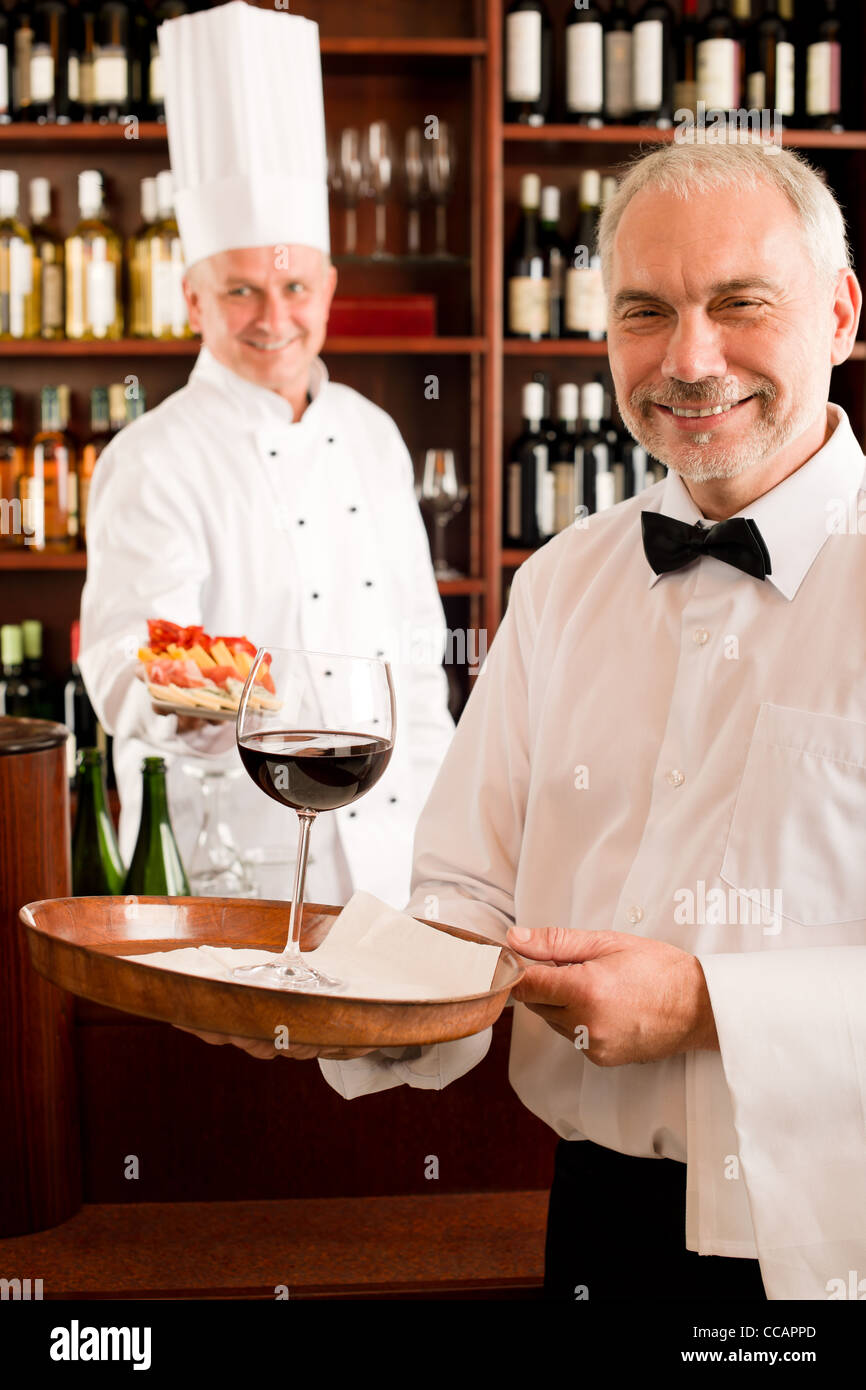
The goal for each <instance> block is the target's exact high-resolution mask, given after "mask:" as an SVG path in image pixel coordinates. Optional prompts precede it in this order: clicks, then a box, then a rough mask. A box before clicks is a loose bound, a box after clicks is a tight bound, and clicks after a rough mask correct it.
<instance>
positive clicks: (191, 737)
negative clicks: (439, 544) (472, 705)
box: [80, 347, 454, 903]
mask: <svg viewBox="0 0 866 1390" xmlns="http://www.w3.org/2000/svg"><path fill="white" fill-rule="evenodd" d="M310 394H311V396H312V401H311V403H310V404H309V405H308V406H307V408H306V410H305V411H304V413H303V415H302V416H301V418H300V420H298V421H294V416H293V411H292V407H291V405H290V404H289V402H288V401H286V400H284V399H283V398H282V397H280V396H278V395H277V394H276V393H275V392H273V391H270V390H268V389H267V388H265V387H261V386H257V385H255V384H254V383H252V382H249V381H247V380H245V379H244V378H242V377H240V376H238V375H237V374H236V373H234V372H232V371H230V370H229V369H228V368H227V367H224V366H223V365H222V364H221V363H219V362H218V361H217V360H216V358H215V357H214V356H213V354H212V353H211V352H209V350H208V349H207V348H206V347H202V348H201V351H200V353H199V356H198V358H197V360H196V363H195V366H194V367H193V370H192V373H191V375H190V378H189V381H188V383H187V385H186V386H184V387H183V388H182V389H181V390H179V391H177V392H175V393H174V394H173V395H171V396H169V397H168V398H167V399H166V400H164V401H162V402H161V403H160V404H159V405H158V406H156V407H155V409H153V410H150V411H148V412H146V414H144V415H142V416H141V417H140V418H139V419H138V420H136V421H135V422H134V423H133V424H131V425H128V426H127V427H126V428H125V429H124V430H122V431H121V433H120V434H119V435H118V436H117V437H116V438H115V439H114V440H112V442H111V443H110V444H109V445H108V446H107V448H106V449H105V450H104V452H103V454H102V456H101V458H100V460H99V464H98V466H97V469H96V472H95V475H94V479H93V484H92V487H91V493H90V503H89V509H88V524H87V549H88V557H87V583H86V585H85V588H84V594H83V599H82V608H81V655H80V666H81V671H82V675H83V678H84V682H85V685H86V686H87V690H88V693H89V695H90V698H91V700H92V701H93V704H94V706H95V708H96V711H97V714H98V715H99V718H100V720H101V721H102V723H103V724H104V725H105V727H106V728H107V729H108V730H109V732H111V733H113V734H114V740H115V741H114V758H115V765H116V771H117V781H118V790H119V793H120V800H121V818H120V847H121V852H122V853H123V855H124V857H125V858H126V860H127V861H128V860H129V857H130V855H131V853H132V849H133V846H134V843H135V837H136V833H137V828H138V821H139V816H140V796H141V773H140V765H141V760H142V758H143V757H144V756H146V755H148V754H162V755H164V756H165V757H166V759H167V761H169V762H170V764H171V765H170V767H169V775H168V792H169V804H170V811H171V817H172V823H173V825H174V828H175V833H176V835H177V838H178V841H179V845H180V849H181V854H182V855H183V856H184V857H185V859H186V860H187V862H188V856H189V853H190V851H191V848H192V845H193V843H194V840H195V836H196V834H197V831H198V829H199V826H200V823H201V820H202V803H201V793H200V789H199V785H198V782H197V780H196V779H194V778H191V777H189V776H186V775H185V774H184V773H183V770H182V764H183V763H184V762H188V761H190V760H191V759H192V760H194V759H195V758H196V756H197V755H199V756H205V755H207V756H210V757H216V756H219V757H220V760H221V762H222V763H224V764H225V765H226V766H231V767H239V766H240V760H239V758H238V754H237V751H236V748H235V730H234V725H233V724H224V725H220V726H219V727H216V728H215V727H213V726H210V727H205V728H203V729H202V730H199V731H198V732H196V733H193V734H187V735H183V736H178V735H177V732H176V726H177V720H176V718H175V717H174V716H173V715H171V716H161V715H157V714H155V713H154V712H153V711H152V709H151V705H150V697H149V696H148V694H147V690H146V688H145V686H144V685H143V684H142V683H141V682H140V681H138V680H137V679H136V678H135V661H134V659H133V658H134V657H135V654H136V652H137V649H138V647H139V646H142V645H146V639H147V619H148V618H165V619H168V620H169V621H171V622H176V623H180V624H183V625H187V624H190V623H201V624H202V625H203V626H204V628H205V629H206V631H207V632H209V633H210V634H211V635H214V634H217V633H224V634H227V635H231V636H238V635H242V634H243V635H246V636H247V637H249V638H250V640H251V641H252V642H254V643H255V644H256V645H259V644H261V645H268V646H277V647H287V648H306V649H308V650H313V651H328V652H335V653H345V654H350V655H358V656H375V655H377V654H379V653H381V654H383V655H384V656H386V657H387V658H389V659H391V661H392V674H393V679H394V686H395V694H396V706H397V730H396V739H395V746H394V752H393V754H392V757H391V762H390V764H389V766H388V769H387V771H386V772H385V774H384V776H383V777H382V778H381V780H380V781H379V782H378V784H377V785H376V786H375V787H374V788H373V789H372V790H371V791H370V792H368V793H367V794H366V795H365V796H364V797H363V798H362V799H360V800H359V801H358V802H356V803H355V805H354V806H352V807H346V808H344V809H342V810H339V811H336V812H331V813H329V814H327V815H322V816H320V817H319V818H318V820H317V822H316V824H315V826H314V827H313V832H312V835H311V841H310V865H309V873H308V878H307V889H306V898H307V900H308V901H310V902H313V901H319V902H331V903H342V902H345V901H346V899H347V898H348V897H349V896H350V895H351V893H352V891H354V888H356V887H362V888H365V889H368V890H369V891H370V892H372V893H375V894H376V895H377V896H379V897H382V898H384V899H385V900H386V901H389V902H392V903H402V902H403V901H404V899H405V897H406V895H407V893H408V889H409V873H410V868H411V848H412V835H413V833H414V827H415V821H416V819H417V815H418V812H419V810H420V808H421V806H422V805H423V803H424V799H425V797H426V795H427V792H428V791H429V789H430V786H431V784H432V781H433V778H434V776H435V774H436V772H437V770H438V767H439V765H440V763H441V761H442V758H443V756H444V753H445V750H446V748H447V746H448V743H449V741H450V739H451V736H452V734H453V729H454V725H453V721H452V719H451V716H450V714H449V713H448V708H447V679H446V676H445V673H444V671H443V670H442V667H441V665H440V664H439V662H440V660H441V655H442V651H443V649H444V644H445V637H446V633H445V624H444V615H443V611H442V604H441V600H440V598H439V593H438V590H437V587H436V582H435V579H434V577H433V572H432V568H431V564H430V549H429V545H428V542H427V536H426V532H425V530H424V524H423V522H422V520H421V515H420V513H419V510H418V505H417V501H416V499H415V493H414V474H413V469H412V462H411V459H410V457H409V454H408V451H407V449H406V446H405V444H404V442H403V440H402V438H401V436H400V433H399V430H398V429H397V426H396V425H395V424H394V421H393V420H392V419H391V418H390V416H389V415H387V414H386V413H385V411H383V410H381V409H380V408H379V407H378V406H376V405H374V404H373V403H372V402H370V401H368V400H366V399H365V398H364V397H363V396H361V395H359V394H358V392H356V391H353V390H352V389H351V388H350V387H348V386H341V385H338V384H336V383H334V382H332V381H330V380H329V379H328V373H327V370H326V368H325V365H324V363H323V362H322V361H321V360H320V359H316V361H315V362H314V363H313V365H312V371H311V381H310ZM335 713H336V714H337V717H339V712H335ZM223 800H224V810H225V811H226V813H227V818H228V820H229V823H230V826H231V829H232V831H233V832H234V834H235V837H236V839H237V842H238V844H239V846H240V848H241V849H242V850H243V851H247V850H249V849H251V848H256V847H258V848H261V847H263V846H267V847H274V846H276V847H285V858H286V860H287V861H289V862H288V863H287V865H286V868H285V871H284V873H285V878H284V882H285V887H284V890H283V891H284V895H285V896H286V897H290V896H291V889H292V868H291V861H293V860H294V859H295V858H296V853H297V831H298V823H297V819H296V817H295V816H294V815H293V814H291V813H290V812H288V811H287V810H286V809H285V808H283V807H281V806H279V805H277V804H276V803H273V802H271V801H270V800H269V799H268V798H267V797H265V796H264V795H263V794H262V792H261V791H260V790H259V789H258V788H257V787H256V786H255V785H254V784H253V783H252V781H251V780H250V779H249V778H248V777H247V776H246V775H244V776H243V777H242V778H239V779H236V780H234V781H232V782H230V784H229V790H228V795H227V796H226V797H224V798H223Z"/></svg>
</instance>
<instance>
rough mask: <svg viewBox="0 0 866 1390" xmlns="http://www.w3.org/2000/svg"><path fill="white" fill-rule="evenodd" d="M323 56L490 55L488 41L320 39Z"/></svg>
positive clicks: (432, 56) (407, 56)
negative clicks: (344, 54) (340, 54)
mask: <svg viewBox="0 0 866 1390" xmlns="http://www.w3.org/2000/svg"><path fill="white" fill-rule="evenodd" d="M319 47H320V48H321V50H322V54H323V56H325V55H327V54H329V53H352V54H355V55H357V56H359V57H361V56H364V55H369V56H370V57H373V58H378V57H398V58H416V57H419V58H483V57H484V56H485V55H486V53H487V40H486V39H404V38H372V39H369V38H360V39H321V40H320V42H319Z"/></svg>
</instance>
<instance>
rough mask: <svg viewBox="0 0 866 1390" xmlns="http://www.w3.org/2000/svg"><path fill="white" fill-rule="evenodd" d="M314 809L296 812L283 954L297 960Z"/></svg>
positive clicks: (314, 817) (314, 816)
mask: <svg viewBox="0 0 866 1390" xmlns="http://www.w3.org/2000/svg"><path fill="white" fill-rule="evenodd" d="M316 814H317V813H316V812H315V811H299V812H298V822H299V824H298V862H297V864H296V865H295V886H294V889H293V890H292V910H291V915H290V917H289V939H288V941H287V942H286V944H285V947H284V948H283V955H284V956H291V958H292V959H293V960H297V959H298V958H299V957H300V954H301V923H302V922H303V917H304V883H305V880H306V877H307V854H308V852H309V848H310V829H311V827H312V824H313V821H314V820H315V819H316Z"/></svg>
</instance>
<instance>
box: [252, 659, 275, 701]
mask: <svg viewBox="0 0 866 1390" xmlns="http://www.w3.org/2000/svg"><path fill="white" fill-rule="evenodd" d="M256 685H261V686H264V688H265V690H267V691H269V692H270V694H271V695H276V693H277V687H276V686H275V685H274V678H273V676H272V675H271V673H270V670H269V668H268V667H266V666H261V667H260V668H259V674H258V675H257V676H256Z"/></svg>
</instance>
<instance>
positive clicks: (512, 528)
mask: <svg viewBox="0 0 866 1390" xmlns="http://www.w3.org/2000/svg"><path fill="white" fill-rule="evenodd" d="M522 499H523V468H522V466H521V464H520V463H513V462H512V463H509V465H508V496H507V499H506V513H505V514H506V517H507V529H506V534H507V536H508V539H509V540H510V541H515V542H516V541H519V540H520V539H521V535H522V531H521V526H520V516H521V511H522V506H521V503H522Z"/></svg>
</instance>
